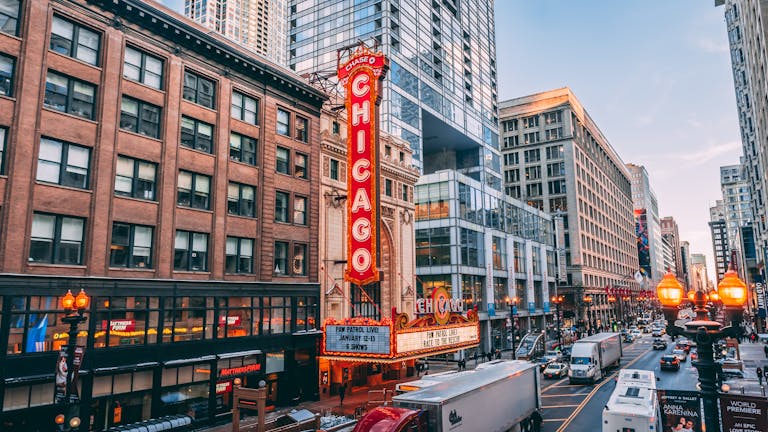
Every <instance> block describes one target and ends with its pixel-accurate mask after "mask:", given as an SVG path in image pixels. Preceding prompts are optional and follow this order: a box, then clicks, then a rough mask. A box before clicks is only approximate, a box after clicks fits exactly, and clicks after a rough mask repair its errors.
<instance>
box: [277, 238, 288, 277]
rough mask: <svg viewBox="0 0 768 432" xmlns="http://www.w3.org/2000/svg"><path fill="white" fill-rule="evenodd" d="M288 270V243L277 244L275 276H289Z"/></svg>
mask: <svg viewBox="0 0 768 432" xmlns="http://www.w3.org/2000/svg"><path fill="white" fill-rule="evenodd" d="M288 272H289V269H288V242H283V241H276V242H275V271H274V274H275V276H287V275H288V274H289V273H288Z"/></svg>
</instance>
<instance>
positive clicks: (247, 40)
mask: <svg viewBox="0 0 768 432" xmlns="http://www.w3.org/2000/svg"><path fill="white" fill-rule="evenodd" d="M184 15H186V16H187V17H188V18H191V19H192V20H194V21H196V22H197V23H199V24H201V25H203V26H205V27H207V28H209V29H211V30H213V31H215V32H216V33H219V34H221V35H223V36H225V37H227V38H229V39H232V40H233V41H235V42H237V43H239V44H241V45H242V46H244V47H246V48H249V49H250V50H252V51H254V52H256V53H258V54H261V55H262V56H264V57H266V58H268V59H269V60H272V61H273V62H275V63H277V64H280V65H285V64H286V59H287V52H288V45H287V43H288V39H287V36H286V35H287V30H288V5H287V0H184Z"/></svg>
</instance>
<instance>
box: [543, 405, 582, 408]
mask: <svg viewBox="0 0 768 432" xmlns="http://www.w3.org/2000/svg"><path fill="white" fill-rule="evenodd" d="M577 406H578V405H542V406H541V407H542V408H573V407H577Z"/></svg>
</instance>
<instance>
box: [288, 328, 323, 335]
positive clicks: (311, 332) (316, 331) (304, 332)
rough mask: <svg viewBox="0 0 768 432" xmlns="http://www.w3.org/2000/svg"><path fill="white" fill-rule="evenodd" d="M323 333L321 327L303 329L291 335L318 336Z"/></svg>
mask: <svg viewBox="0 0 768 432" xmlns="http://www.w3.org/2000/svg"><path fill="white" fill-rule="evenodd" d="M321 334H323V331H322V330H321V329H312V330H301V331H297V332H296V333H291V336H317V335H321Z"/></svg>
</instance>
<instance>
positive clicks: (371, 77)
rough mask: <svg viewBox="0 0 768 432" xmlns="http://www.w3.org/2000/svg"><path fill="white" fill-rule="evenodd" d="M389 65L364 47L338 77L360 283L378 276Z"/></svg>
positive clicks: (351, 252)
mask: <svg viewBox="0 0 768 432" xmlns="http://www.w3.org/2000/svg"><path fill="white" fill-rule="evenodd" d="M387 68H388V65H387V59H386V57H384V54H382V53H381V52H373V51H371V50H370V49H368V48H367V47H365V46H364V45H360V47H359V48H357V49H356V50H355V51H354V52H353V53H352V55H351V56H350V58H349V60H347V62H346V63H344V64H343V65H340V66H339V71H338V76H339V81H340V83H341V84H342V85H343V86H344V89H345V91H346V100H345V104H346V108H347V130H348V131H349V132H348V139H347V148H348V151H347V154H348V156H347V158H348V160H347V162H348V163H347V170H348V171H347V193H348V196H349V197H350V199H348V200H347V220H348V221H349V223H348V227H349V228H348V230H349V231H348V233H347V248H348V250H347V257H348V259H349V263H348V265H347V270H346V272H345V275H344V277H345V279H346V280H347V281H349V282H350V283H352V284H355V285H367V284H370V283H373V282H377V281H378V280H379V269H378V264H379V260H378V258H379V257H378V249H379V241H378V235H379V221H378V219H379V215H378V208H379V189H378V187H379V180H378V179H379V158H378V145H377V144H378V114H379V113H378V111H379V110H378V106H379V101H380V98H379V88H380V81H381V80H383V79H384V75H385V74H386V71H387Z"/></svg>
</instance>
